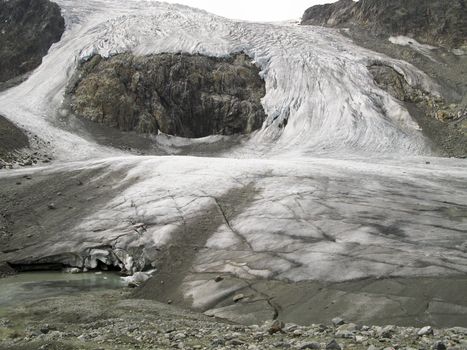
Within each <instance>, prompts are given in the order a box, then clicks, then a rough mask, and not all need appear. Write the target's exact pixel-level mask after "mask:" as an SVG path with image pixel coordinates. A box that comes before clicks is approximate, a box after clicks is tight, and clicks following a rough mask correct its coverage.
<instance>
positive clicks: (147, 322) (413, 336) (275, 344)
mask: <svg viewBox="0 0 467 350" xmlns="http://www.w3.org/2000/svg"><path fill="white" fill-rule="evenodd" d="M82 302H83V304H84V303H86V302H87V303H89V300H88V301H85V300H83V301H82ZM45 303H53V300H49V301H45ZM123 303H124V305H127V306H126V307H125V308H123V309H121V308H119V307H115V308H112V309H110V310H109V309H106V310H107V311H106V313H110V314H108V315H107V314H106V313H104V314H105V316H104V317H108V319H98V320H96V321H95V322H92V323H89V321H88V319H86V318H84V319H83V323H79V322H75V321H74V322H73V323H72V324H70V325H69V328H66V327H68V326H66V324H64V323H62V322H60V321H57V324H54V323H49V324H42V323H37V315H36V316H34V317H35V318H33V320H34V321H33V322H34V323H33V325H27V324H28V322H29V321H28V320H27V319H24V318H22V320H21V322H24V321H25V322H26V325H27V326H26V327H27V330H26V331H25V333H24V334H19V333H18V334H17V335H14V334H13V333H9V334H12V336H11V337H10V338H9V339H8V340H6V341H5V340H4V339H3V338H2V334H8V333H5V332H13V330H14V329H16V328H17V327H16V325H15V324H14V322H12V321H10V320H9V319H0V342H2V341H3V343H2V345H3V344H5V345H12V346H10V347H13V346H14V347H16V348H18V347H21V346H20V345H24V346H23V347H22V348H38V347H34V344H37V343H38V342H47V343H49V344H53V342H55V341H59V342H60V344H61V346H62V348H63V344H68V343H73V344H76V342H77V341H78V342H81V343H80V349H88V348H89V349H95V348H128V349H130V348H136V347H138V348H144V349H146V348H153V349H177V348H178V349H212V350H215V349H219V350H220V349H223V350H228V349H244V350H246V349H248V350H263V349H295V350H302V349H303V350H306V349H323V350H324V349H329V350H343V349H359V350H360V349H363V350H393V349H397V350H412V349H417V350H418V349H425V350H431V349H434V350H443V349H447V348H450V349H452V350H454V349H463V346H464V345H465V344H467V343H466V341H465V336H466V335H467V329H463V328H452V329H445V330H434V329H432V328H431V327H430V328H431V330H432V331H433V333H431V332H430V331H428V333H427V334H425V335H423V336H420V335H418V333H419V332H420V331H421V330H422V329H423V330H424V332H423V333H426V332H425V329H426V328H427V327H428V326H427V327H423V328H421V329H417V328H413V327H406V328H404V327H396V326H385V327H378V326H371V327H369V326H358V325H355V324H352V323H344V324H341V325H340V326H334V325H331V326H325V325H310V326H307V327H305V326H298V325H295V324H290V323H289V324H284V323H283V322H282V321H280V320H277V321H274V322H273V321H269V322H267V323H265V325H264V326H257V325H253V326H242V325H232V324H225V323H222V322H215V321H212V320H206V319H203V318H202V317H201V316H199V315H198V316H195V315H194V314H192V313H190V312H187V313H185V312H181V313H179V314H178V316H177V312H176V311H175V310H173V311H170V312H168V313H167V314H163V313H161V312H160V311H159V312H154V310H152V309H151V307H150V306H148V304H147V303H145V302H143V301H140V300H133V301H131V300H124V302H123ZM128 303H131V304H130V305H131V306H132V309H131V310H132V312H128ZM73 304H74V303H73V302H71V303H69V304H67V306H65V308H68V307H71V305H73ZM140 304H141V305H140ZM138 305H140V309H138ZM37 307H41V308H44V305H43V304H37ZM79 307H80V308H81V307H84V308H85V307H86V306H81V305H80V306H79ZM91 307H95V305H94V306H88V308H91ZM106 307H107V305H106ZM50 309H51V310H54V308H53V307H52V308H50ZM62 311H65V312H68V310H60V309H57V310H56V311H55V312H62ZM32 312H33V310H32ZM51 312H54V311H51ZM83 312H86V313H88V312H89V311H88V310H84V311H83ZM199 317H201V318H199ZM331 324H332V322H331ZM274 325H275V326H277V327H278V328H280V329H281V332H277V333H273V334H270V332H268V329H270V328H271V327H272V326H274ZM343 327H348V329H349V331H350V330H352V332H354V333H355V335H356V337H357V336H358V337H365V338H366V339H367V341H366V342H364V343H360V342H356V340H355V339H337V338H335V337H333V333H334V332H336V331H338V329H339V328H340V329H343ZM389 329H391V330H392V334H393V338H391V339H388V338H383V337H382V335H380V334H382V333H383V332H385V331H386V332H387V331H388V330H389ZM383 330H384V331H383ZM297 331H299V332H297ZM2 332H3V333H2ZM298 333H300V335H299V336H297V334H298ZM445 340H447V341H445ZM6 348H9V347H8V346H7V347H6Z"/></svg>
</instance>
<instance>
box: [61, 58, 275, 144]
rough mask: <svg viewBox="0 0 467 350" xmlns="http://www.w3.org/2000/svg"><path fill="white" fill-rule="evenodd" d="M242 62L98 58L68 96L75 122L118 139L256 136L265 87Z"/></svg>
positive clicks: (86, 64) (82, 68)
mask: <svg viewBox="0 0 467 350" xmlns="http://www.w3.org/2000/svg"><path fill="white" fill-rule="evenodd" d="M259 73H260V70H259V68H258V67H256V66H255V65H254V64H253V63H252V62H251V60H250V59H249V57H247V56H246V55H245V54H237V55H235V56H232V57H227V58H213V57H205V56H201V55H188V54H158V55H149V56H144V57H136V56H134V55H132V54H120V55H116V56H113V57H111V58H108V59H104V58H102V57H101V56H99V55H97V56H94V57H92V58H91V59H90V60H88V61H87V62H84V63H81V64H80V66H79V67H78V70H77V73H76V74H75V77H74V78H73V79H72V82H71V83H70V86H69V87H68V89H67V96H68V97H69V103H70V108H71V110H72V112H73V113H74V114H76V115H77V116H79V117H82V118H86V119H89V120H91V121H94V122H97V123H101V124H104V125H107V126H110V127H114V128H118V129H120V130H123V131H132V130H134V131H137V132H140V133H152V134H156V133H158V132H159V131H160V132H163V133H166V134H170V135H176V136H182V137H204V136H208V135H214V134H223V135H232V134H245V133H250V132H252V131H254V130H257V129H259V128H261V126H262V124H263V121H264V119H265V117H266V115H265V112H264V110H263V107H262V105H261V98H262V97H263V96H264V95H265V83H264V81H263V80H262V79H261V77H260V75H259Z"/></svg>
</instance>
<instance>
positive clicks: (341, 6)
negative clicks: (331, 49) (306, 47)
mask: <svg viewBox="0 0 467 350" xmlns="http://www.w3.org/2000/svg"><path fill="white" fill-rule="evenodd" d="M466 11H467V6H466V2H465V0H451V1H446V0H392V1H387V0H360V1H358V2H354V1H353V0H340V1H338V2H336V3H333V4H325V5H317V6H313V7H311V8H309V9H308V10H306V12H305V13H304V15H303V17H302V24H309V25H324V26H333V27H344V26H352V25H355V26H358V27H360V28H364V29H366V30H368V31H370V32H372V33H373V34H375V35H383V36H394V35H405V36H410V37H413V38H414V39H416V40H417V41H420V42H423V43H427V44H431V45H435V46H443V47H447V48H458V47H461V46H464V45H467V16H466V15H465V13H466Z"/></svg>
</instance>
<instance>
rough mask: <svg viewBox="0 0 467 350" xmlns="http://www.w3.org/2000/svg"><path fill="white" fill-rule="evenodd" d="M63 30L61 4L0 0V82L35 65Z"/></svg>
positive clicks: (37, 0)
mask: <svg viewBox="0 0 467 350" xmlns="http://www.w3.org/2000/svg"><path fill="white" fill-rule="evenodd" d="M64 30H65V20H64V19H63V17H62V15H61V12H60V7H59V6H58V5H57V4H55V3H52V2H50V1H49V0H0V61H1V62H2V64H1V65H0V82H4V81H7V80H10V79H13V78H15V77H18V76H20V75H22V74H25V73H27V72H29V71H31V70H33V69H34V68H36V67H38V66H39V65H40V64H41V62H42V58H43V57H44V56H45V55H46V54H47V51H48V50H49V48H50V46H51V45H52V44H53V43H55V42H57V41H59V40H60V38H61V36H62V34H63V31H64Z"/></svg>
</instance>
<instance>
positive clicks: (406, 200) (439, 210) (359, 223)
mask: <svg viewBox="0 0 467 350" xmlns="http://www.w3.org/2000/svg"><path fill="white" fill-rule="evenodd" d="M57 2H58V3H59V5H60V6H61V7H62V10H63V14H64V16H65V18H66V22H67V30H66V32H65V34H64V36H63V38H62V40H61V42H59V43H57V44H55V45H54V46H53V47H52V49H51V50H50V52H49V55H48V56H47V57H46V58H45V59H44V61H43V64H42V65H41V66H40V67H39V68H38V69H37V70H36V71H35V72H34V73H33V74H32V75H31V76H30V78H29V79H28V80H27V81H25V82H24V83H22V84H21V85H19V86H17V87H15V88H12V89H10V90H7V91H5V92H3V93H1V94H0V114H2V115H5V116H6V117H8V118H9V119H11V120H13V121H15V122H16V123H17V124H20V125H21V126H23V127H24V128H26V129H29V130H31V131H34V132H35V133H36V134H39V135H40V136H41V137H43V138H44V139H45V140H47V141H50V142H51V144H52V146H53V147H54V149H55V152H56V154H55V156H56V158H57V159H58V160H60V163H55V164H52V165H51V166H50V167H48V168H33V169H29V170H27V171H28V173H31V174H33V176H35V175H40V176H50V177H53V176H54V175H55V174H59V175H60V174H61V175H63V174H64V173H67V172H79V171H82V170H83V169H89V168H92V169H94V168H95V169H96V172H97V173H98V175H96V177H95V178H94V179H92V181H90V186H91V185H94V184H95V183H99V181H101V180H102V179H107V177H109V178H111V179H112V178H114V177H116V174H118V175H119V176H121V177H122V178H123V180H122V181H123V182H125V183H126V184H127V186H125V189H124V190H120V189H119V188H118V187H117V186H115V185H114V187H112V188H113V189H114V190H115V193H111V195H112V198H113V199H111V200H110V201H108V202H106V203H104V204H102V203H100V202H99V206H97V207H96V208H94V209H95V210H93V212H92V213H91V214H89V215H86V216H85V217H84V218H83V219H82V220H81V221H80V222H79V223H77V224H76V225H74V226H73V227H72V228H68V229H67V230H66V231H62V230H59V231H57V232H56V236H54V242H55V243H52V242H51V243H50V244H49V243H44V242H40V244H38V245H36V246H35V245H30V246H29V247H28V249H27V250H26V252H25V253H24V254H30V255H28V256H29V257H30V256H35V257H37V258H38V259H39V258H43V257H44V256H45V255H47V256H60V254H63V253H67V252H70V251H73V250H74V249H78V248H77V247H82V246H85V247H86V249H88V250H89V249H91V248H93V247H94V246H100V245H101V244H102V243H105V245H106V246H108V247H110V248H109V249H113V250H122V251H128V252H137V254H138V258H141V261H142V262H141V264H140V265H141V266H144V265H145V264H148V263H152V262H154V261H155V260H156V258H157V254H158V252H159V249H162V247H164V246H167V245H170V243H171V242H172V241H173V240H174V239H178V240H179V241H178V242H181V243H184V241H183V238H184V237H190V235H191V234H192V233H193V232H195V231H196V230H198V231H199V234H200V235H204V236H202V239H200V242H199V245H200V247H198V246H197V247H196V248H200V249H199V251H198V250H196V252H193V250H190V252H189V253H187V255H185V256H183V258H186V259H188V257H189V258H190V259H191V260H189V259H188V260H189V262H190V263H191V265H190V266H188V267H187V271H191V272H190V273H193V274H197V273H199V274H201V273H216V274H218V273H228V274H232V275H236V276H240V277H242V278H245V279H254V278H276V279H281V280H285V281H305V280H324V281H330V282H336V281H346V280H352V279H360V278H370V277H372V278H375V277H394V276H403V277H410V276H440V275H455V274H465V273H467V255H466V243H465V232H466V231H467V222H466V220H465V215H466V214H465V212H466V208H467V198H466V196H465V187H466V186H465V185H466V183H467V171H466V170H467V163H466V161H465V160H450V159H437V158H432V157H430V155H431V151H430V147H429V145H428V144H427V142H426V141H425V139H424V137H423V136H422V133H421V131H420V130H419V128H418V126H417V124H416V123H415V122H414V121H413V120H412V119H411V117H410V115H409V114H408V112H407V111H406V110H405V109H404V107H403V106H401V104H400V103H398V102H397V101H396V100H394V99H393V98H392V97H391V96H390V95H389V94H388V93H386V92H385V91H383V90H381V89H379V88H378V87H377V86H376V85H375V83H374V82H373V79H372V77H371V75H370V74H369V72H368V69H367V65H368V64H369V63H372V62H375V61H381V62H384V63H385V64H387V65H389V66H392V67H394V68H395V69H396V70H397V71H398V72H400V73H401V74H404V75H405V77H406V79H407V81H408V82H409V83H410V84H413V85H418V86H420V87H422V88H424V89H425V90H427V91H431V92H432V93H434V94H437V93H438V91H437V86H436V84H434V83H433V82H431V81H430V80H429V79H428V78H427V76H426V75H425V74H424V73H423V72H421V71H419V70H417V69H416V68H415V67H413V66H411V65H409V64H407V63H405V62H402V61H397V60H393V59H390V58H388V57H386V56H384V55H381V54H377V53H375V52H371V51H368V50H365V49H362V48H360V47H358V46H356V45H354V44H353V43H352V42H351V41H350V40H348V39H346V38H344V37H342V36H341V35H339V34H338V33H337V32H336V31H334V30H332V29H325V28H318V27H300V26H297V25H293V24H287V23H284V24H267V23H259V24H258V23H250V22H235V21H231V20H228V19H225V18H222V17H217V16H214V15H211V14H208V13H206V12H204V11H200V10H196V9H192V8H189V7H184V6H180V5H170V4H166V3H159V2H155V1H143V0H128V1H117V0H80V1H75V0H57ZM126 51H132V52H134V53H136V54H139V55H145V54H150V53H161V52H188V53H202V54H206V55H213V56H224V55H228V54H230V53H233V52H238V51H245V52H246V53H247V54H248V55H250V56H251V57H252V58H253V59H254V60H255V61H256V62H257V63H258V64H259V65H260V66H261V68H262V73H261V74H262V75H263V76H264V79H265V81H266V90H267V93H266V96H265V97H264V99H263V101H262V102H263V105H264V108H265V111H266V113H267V115H268V118H267V120H266V122H265V123H264V126H263V128H262V129H261V130H260V131H258V132H256V133H254V134H253V135H252V136H251V137H250V138H248V140H247V141H245V142H243V143H242V144H240V145H237V146H235V148H234V149H230V150H227V151H225V152H224V153H223V154H222V157H217V158H196V157H134V156H130V155H128V154H126V153H124V152H123V151H117V150H115V149H112V148H109V147H104V146H100V145H98V144H97V143H96V142H95V141H94V140H92V139H89V138H85V137H84V136H79V135H77V134H74V133H71V132H69V131H65V130H63V129H62V128H61V124H60V121H59V119H60V118H59V117H60V106H61V103H62V98H63V95H64V91H65V87H66V84H67V81H68V80H69V79H70V77H71V76H72V74H73V71H74V69H75V67H76V65H77V62H78V61H79V60H80V59H86V58H87V57H90V56H91V55H93V54H96V53H98V54H101V55H103V56H109V55H112V54H115V53H120V52H126ZM177 142H180V143H185V142H186V143H187V144H189V143H190V142H191V141H189V140H186V141H185V140H183V141H180V140H178V141H177ZM193 142H195V141H193ZM427 160H429V162H431V164H427ZM24 174H25V170H18V171H11V172H8V173H7V172H5V171H2V172H0V182H1V181H7V180H8V178H10V177H12V176H18V177H19V176H23V175H24ZM122 174H123V175H122ZM90 191H92V190H90ZM234 195H235V196H237V197H238V198H237V197H235V196H234ZM207 213H211V214H212V213H215V215H213V216H212V218H211V217H205V216H206V215H208V214H207ZM39 220H41V218H39ZM64 220H66V219H65V218H64ZM135 223H141V224H144V227H145V229H144V230H139V231H138V230H136V231H135V227H134V225H135ZM191 225H193V226H191ZM196 225H205V226H206V227H207V229H206V230H204V231H203V230H201V229H200V228H197V227H196ZM146 227H147V228H146ZM200 227H201V226H200ZM208 234H209V235H208ZM184 235H185V236H184ZM206 235H208V236H206ZM62 236H63V237H66V241H62V240H61V237H62ZM174 237H175V238H174ZM18 251H19V249H18ZM17 255H20V254H19V253H15V257H16V256H17ZM0 257H1V256H0ZM9 257H10V258H14V257H13V255H11V256H9ZM130 258H132V257H129V260H130V261H132V259H130ZM188 260H187V261H188ZM131 268H134V266H131V267H130V268H129V269H131ZM186 273H187V274H188V272H186ZM181 282H183V281H181ZM184 283H185V284H184V285H183V288H186V290H185V291H184V292H185V295H187V296H192V297H193V298H194V300H193V302H194V304H198V305H201V304H203V300H201V299H202V297H201V296H200V297H196V295H198V294H203V293H204V292H203V293H197V292H196V290H195V288H194V287H193V286H195V285H199V283H198V284H197V282H196V281H195V282H193V281H191V282H190V281H189V282H186V281H185V282H184ZM190 283H191V284H190ZM179 287H180V288H182V283H181V285H180V286H179ZM200 288H201V287H200ZM203 288H204V287H203ZM203 288H201V289H202V290H203V291H204V289H203ZM229 291H230V290H229ZM227 294H228V293H227Z"/></svg>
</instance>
